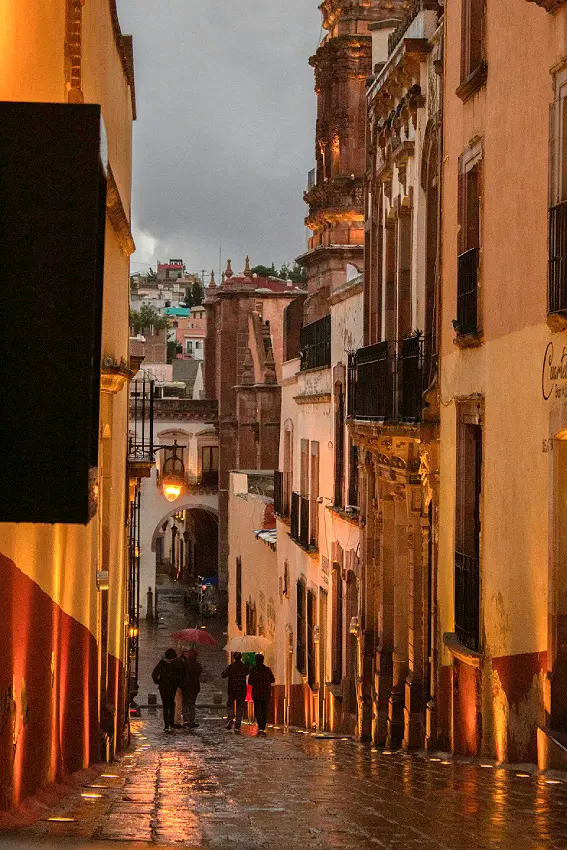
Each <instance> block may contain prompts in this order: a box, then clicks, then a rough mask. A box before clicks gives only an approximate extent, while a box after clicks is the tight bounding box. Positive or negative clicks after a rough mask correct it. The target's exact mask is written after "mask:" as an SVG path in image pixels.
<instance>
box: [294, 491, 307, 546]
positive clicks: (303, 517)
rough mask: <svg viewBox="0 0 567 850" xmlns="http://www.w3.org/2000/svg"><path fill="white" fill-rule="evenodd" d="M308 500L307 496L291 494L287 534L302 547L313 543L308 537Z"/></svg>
mask: <svg viewBox="0 0 567 850" xmlns="http://www.w3.org/2000/svg"><path fill="white" fill-rule="evenodd" d="M310 507H311V504H310V500H309V496H300V495H299V493H292V494H291V528H290V531H289V536H290V537H291V539H292V540H295V542H296V543H299V545H300V546H303V548H304V549H309V548H310V547H311V546H312V545H313V541H312V540H311V539H310V512H311V511H310Z"/></svg>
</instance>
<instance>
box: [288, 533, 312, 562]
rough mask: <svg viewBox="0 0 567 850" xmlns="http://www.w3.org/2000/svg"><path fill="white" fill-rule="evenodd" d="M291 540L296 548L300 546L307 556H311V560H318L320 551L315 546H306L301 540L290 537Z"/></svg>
mask: <svg viewBox="0 0 567 850" xmlns="http://www.w3.org/2000/svg"><path fill="white" fill-rule="evenodd" d="M289 538H290V540H293V542H294V543H295V545H296V546H299V548H300V549H303V551H304V552H305V554H306V555H309V557H310V558H318V557H319V550H318V549H316V548H315V546H304V545H303V543H300V542H299V540H296V539H295V537H292V536H291V534H290V535H289Z"/></svg>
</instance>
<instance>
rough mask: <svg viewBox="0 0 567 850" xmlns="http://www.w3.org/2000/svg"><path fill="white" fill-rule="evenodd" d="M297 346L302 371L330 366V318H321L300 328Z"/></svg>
mask: <svg viewBox="0 0 567 850" xmlns="http://www.w3.org/2000/svg"><path fill="white" fill-rule="evenodd" d="M299 344H300V354H301V367H300V368H301V369H302V370H303V369H314V368H315V367H317V366H330V365H331V316H330V315H329V316H323V318H322V319H319V320H318V321H316V322H311V324H310V325H305V326H304V327H303V328H301V331H300V337H299Z"/></svg>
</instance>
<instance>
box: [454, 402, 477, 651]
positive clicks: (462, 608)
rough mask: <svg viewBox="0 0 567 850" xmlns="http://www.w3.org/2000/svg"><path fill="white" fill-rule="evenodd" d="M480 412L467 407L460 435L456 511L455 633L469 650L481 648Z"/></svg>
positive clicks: (461, 417)
mask: <svg viewBox="0 0 567 850" xmlns="http://www.w3.org/2000/svg"><path fill="white" fill-rule="evenodd" d="M479 419H480V416H479V411H478V410H474V409H473V407H472V406H470V405H466V406H465V405H463V406H462V408H461V410H460V411H459V418H458V432H457V470H456V472H457V479H456V480H457V493H456V497H457V498H456V512H455V633H456V635H457V637H458V639H459V641H460V642H461V643H462V644H463V645H464V646H467V647H468V648H469V649H472V650H475V651H477V650H478V649H479V635H480V605H479V598H480V497H481V486H482V484H481V482H482V426H481V424H480V421H479Z"/></svg>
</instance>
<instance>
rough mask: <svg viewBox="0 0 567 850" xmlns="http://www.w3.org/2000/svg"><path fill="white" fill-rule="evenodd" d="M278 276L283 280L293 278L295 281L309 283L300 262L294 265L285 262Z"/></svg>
mask: <svg viewBox="0 0 567 850" xmlns="http://www.w3.org/2000/svg"><path fill="white" fill-rule="evenodd" d="M278 277H281V278H282V279H283V280H293V282H294V283H307V275H306V274H305V269H304V268H303V266H300V265H299V264H298V263H294V264H293V266H290V265H289V264H288V263H284V264H283V266H282V267H281V269H280V270H279V272H278Z"/></svg>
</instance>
